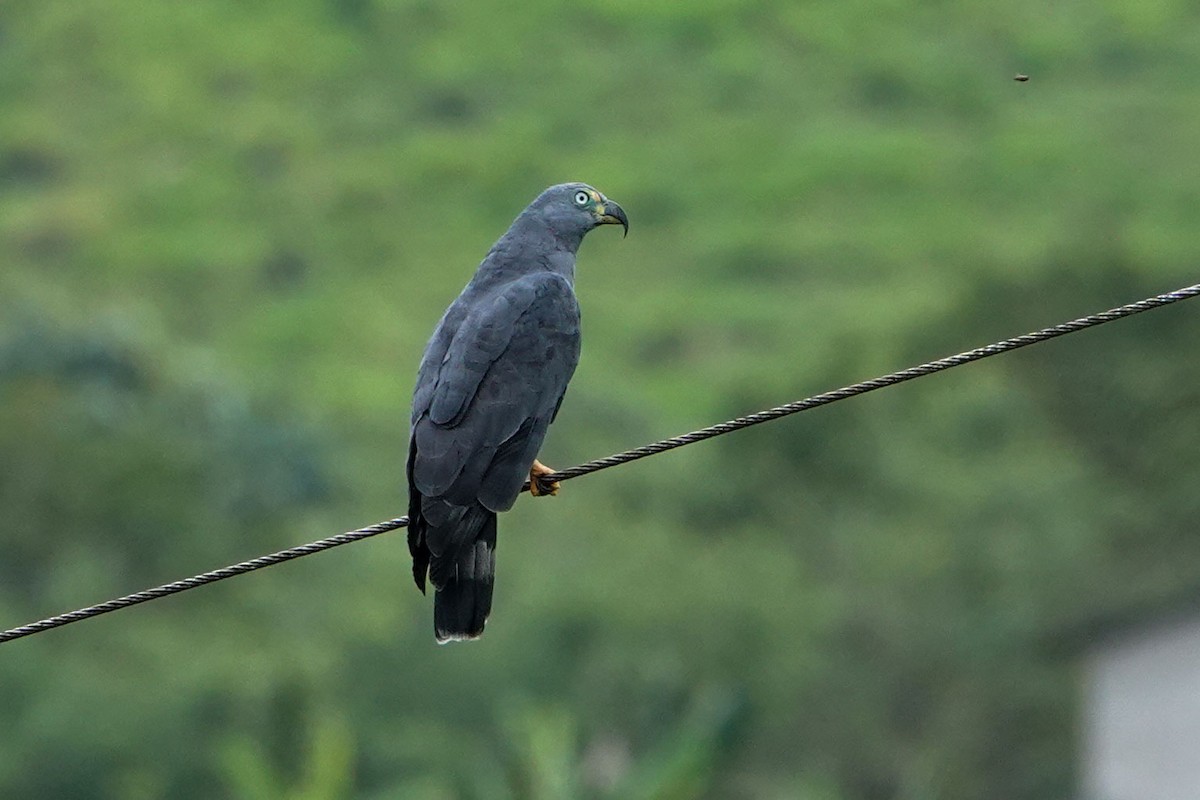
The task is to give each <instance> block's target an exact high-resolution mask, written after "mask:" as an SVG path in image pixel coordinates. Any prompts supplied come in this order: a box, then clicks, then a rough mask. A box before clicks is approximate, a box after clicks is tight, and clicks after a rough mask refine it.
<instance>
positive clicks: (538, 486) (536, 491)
mask: <svg viewBox="0 0 1200 800" xmlns="http://www.w3.org/2000/svg"><path fill="white" fill-rule="evenodd" d="M553 474H554V470H552V469H550V467H547V466H546V465H545V464H543V463H542V462H540V461H538V460H537V459H536V458H535V459H534V460H533V466H532V467H530V468H529V493H530V494H531V495H533V496H534V497H541V496H543V495H547V494H549V495H555V494H558V481H552V482H548V481H546V480H545V476H546V475H553Z"/></svg>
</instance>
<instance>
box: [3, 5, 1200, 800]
mask: <svg viewBox="0 0 1200 800" xmlns="http://www.w3.org/2000/svg"><path fill="white" fill-rule="evenodd" d="M1018 71H1021V72H1028V73H1029V74H1031V76H1032V78H1031V80H1030V81H1029V82H1028V83H1015V82H1014V81H1013V80H1012V75H1013V74H1014V73H1016V72H1018ZM1197 74H1200V11H1198V10H1197V8H1196V6H1195V5H1194V4H1190V3H1185V2H1182V0H1144V1H1143V2H1138V3H1127V2H1116V1H1115V0H1100V1H1099V2H1097V1H1096V0H1088V2H1082V1H1081V0H1079V1H1071V2H1065V3H1055V4H1051V5H1047V4H1044V3H1039V2H1032V0H1018V2H1014V3H1003V4H996V3H985V2H978V1H976V0H969V1H968V2H958V3H945V2H938V3H898V2H889V1H888V0H884V1H883V2H880V1H879V0H871V1H870V2H867V1H866V0H838V2H814V3H803V4H798V3H787V2H766V3H745V2H736V0H691V2H687V3H673V2H653V3H638V2H631V1H630V0H608V2H603V3H554V2H546V1H545V0H541V1H539V2H526V3H505V4H490V3H464V2H446V1H444V0H441V1H434V0H412V1H406V0H288V2H282V1H274V2H260V3H240V2H233V0H206V1H205V2H193V3H145V2H140V1H139V0H103V2H99V1H98V0H72V1H71V2H46V1H45V0H8V1H7V2H5V3H4V4H3V5H2V6H0V519H2V520H3V522H2V528H0V625H2V626H4V627H7V626H10V625H17V624H20V623H24V622H26V621H29V620H31V619H35V618H38V617H42V616H45V615H48V614H51V613H56V612H60V611H63V610H67V609H70V608H74V607H77V606H80V605H86V604H89V603H92V602H97V601H99V600H102V599H106V598H108V597H110V596H115V595H118V594H123V593H126V592H130V591H134V590H137V589H141V588H144V587H146V586H149V585H154V584H157V583H161V582H165V581H168V580H172V579H175V578H177V577H181V576H184V575H190V574H193V573H195V572H199V571H202V570H206V569H210V568H213V567H216V566H220V565H223V564H226V563H230V562H233V561H236V560H240V559H244V558H247V557H251V556H254V555H258V554H260V553H263V552H266V551H269V550H274V549H278V548H282V547H286V546H289V545H292V544H297V543H302V542H305V541H309V540H311V539H314V538H318V537H321V536H325V535H328V534H330V533H333V532H337V531H340V530H344V529H347V528H353V527H357V526H359V525H364V524H368V523H371V522H374V521H376V520H379V519H384V518H387V517H391V516H394V515H397V514H399V513H402V511H403V509H404V505H405V499H404V494H403V480H402V463H403V453H404V446H405V435H406V415H407V405H408V397H409V392H410V389H411V381H412V377H413V374H414V372H415V367H416V363H417V360H418V358H419V355H420V351H421V349H422V347H423V345H424V342H425V339H426V337H427V336H428V334H429V332H430V330H431V329H432V326H433V325H434V323H435V322H436V320H437V319H438V317H439V315H440V314H441V311H442V309H443V308H444V307H445V305H446V304H447V303H448V302H449V300H450V299H451V298H452V297H453V296H454V295H455V294H456V293H457V292H458V290H459V288H460V287H461V286H462V284H463V283H464V282H465V281H466V280H467V278H468V277H469V275H470V273H471V271H472V270H473V269H474V266H475V264H476V263H477V262H478V259H479V258H480V257H481V255H482V254H483V253H484V252H485V251H486V249H487V247H488V246H489V245H490V243H491V242H492V241H493V240H494V239H495V237H496V236H498V235H499V234H500V233H501V232H502V231H503V230H504V228H505V227H506V226H507V224H508V222H509V221H510V219H511V218H512V217H513V216H514V215H515V213H516V212H517V211H518V210H520V208H521V207H523V206H524V204H525V203H527V202H528V201H529V200H530V199H531V198H532V197H533V196H534V195H535V194H536V193H537V192H538V191H539V190H540V189H541V188H543V187H544V186H545V185H547V184H549V183H554V182H558V181H562V180H586V181H589V182H591V183H594V184H595V185H597V186H598V187H600V188H601V189H602V190H603V191H605V192H606V193H608V194H610V195H611V196H612V197H614V198H616V199H618V200H620V201H621V202H622V203H623V205H624V206H625V208H626V209H627V210H628V212H629V215H630V217H631V219H632V223H633V227H632V232H631V234H630V236H629V238H628V239H627V240H625V241H621V240H620V237H619V236H616V235H613V233H612V231H611V230H604V231H600V232H598V233H596V234H594V235H593V236H592V237H590V239H589V241H588V242H587V243H586V244H585V246H584V248H583V252H582V254H581V259H580V264H579V274H578V290H579V294H580V296H581V300H582V304H583V308H584V325H585V344H584V355H583V360H582V363H581V365H580V368H579V371H578V373H577V376H576V379H575V381H574V383H573V385H572V388H571V391H570V393H569V394H568V399H567V402H566V404H565V405H564V407H563V411H562V414H561V416H560V420H559V422H558V424H557V425H556V426H555V428H554V430H553V431H552V433H551V436H550V439H549V441H548V443H547V447H546V451H545V454H544V460H545V461H547V462H548V463H550V464H554V465H563V466H566V465H569V464H572V463H575V462H577V461H581V460H585V459H588V458H593V457H597V456H601V455H607V454H609V453H611V452H614V451H617V450H621V449H624V448H626V447H630V446H634V445H637V444H641V443H643V442H645V441H648V440H651V439H655V438H658V437H660V436H664V435H670V434H674V433H678V432H682V431H684V430H688V429H691V428H693V427H698V426H700V425H703V424H708V423H711V422H713V421H717V420H720V419H723V418H726V417H728V416H731V415H735V414H739V413H744V412H748V411H752V410H757V409H759V408H761V407H765V406H768V405H773V404H776V403H779V402H783V401H786V400H791V399H795V398H797V397H800V396H804V395H807V394H812V393H815V392H818V391H822V390H825V389H829V388H833V387H836V386H840V385H843V384H846V383H849V382H852V381H855V380H859V379H862V378H866V377H870V376H873V375H875V374H878V373H882V372H885V371H890V370H892V369H897V368H900V367H903V366H907V365H909V364H912V363H914V362H917V361H920V360H926V359H928V358H932V357H937V356H941V355H944V354H946V353H949V352H955V351H958V350H961V349H966V348H967V347H971V346H975V345H978V344H982V343H986V342H988V341H992V340H994V339H997V338H1002V337H1004V336H1008V335H1012V334H1014V333H1018V332H1023V331H1026V330H1029V329H1032V328H1036V327H1040V326H1043V325H1046V324H1050V323H1054V322H1058V321H1061V320H1063V319H1067V318H1071V317H1075V316H1079V315H1082V314H1085V313H1090V312H1092V311H1095V310H1099V309H1101V308H1107V307H1110V306H1113V305H1118V304H1120V303H1123V302H1128V301H1130V300H1133V299H1137V298H1140V297H1143V296H1146V295H1149V294H1153V293H1157V292H1160V291H1166V290H1169V289H1172V288H1176V287H1178V286H1182V285H1185V284H1188V283H1192V282H1194V281H1195V280H1196V271H1195V270H1196V263H1197V250H1198V247H1197V233H1198V232H1200V158H1197V142H1198V141H1200V84H1198V83H1197V82H1196V80H1195V76H1196V75H1197ZM1198 335H1200V321H1198V320H1197V318H1196V309H1194V308H1190V307H1178V308H1172V309H1170V310H1166V311H1161V312H1155V313H1154V314H1151V315H1147V316H1146V317H1144V318H1137V319H1134V320H1130V321H1125V322H1121V323H1118V324H1115V325H1113V326H1111V327H1106V328H1104V329H1099V330H1096V331H1092V332H1088V333H1085V334H1081V335H1079V336H1077V337H1072V338H1070V339H1068V340H1062V341H1058V342H1055V343H1052V344H1047V345H1043V346H1040V347H1038V348H1036V349H1034V350H1031V351H1028V352H1021V353H1018V354H1013V355H1009V356H1004V357H1001V358H996V359H992V360H989V361H987V362H985V363H981V364H977V365H973V366H969V367H965V368H963V369H961V370H956V371H954V372H953V373H949V374H946V375H942V376H937V377H932V378H928V379H923V380H921V381H918V382H914V383H912V384H907V385H905V386H902V387H898V388H894V389H889V390H887V391H884V392H880V393H878V394H874V395H871V396H867V397H863V398H859V399H855V400H852V401H849V402H846V403H842V404H838V405H837V406H833V407H829V408H825V409H822V410H819V411H816V412H812V413H809V414H805V415H803V416H802V417H798V418H793V419H790V420H788V421H784V422H777V423H774V424H772V425H770V426H766V427H764V428H760V429H755V430H752V431H747V432H744V433H741V434H738V435H736V436H730V437H725V438H722V439H720V440H718V441H715V442H711V443H707V444H703V445H698V446H695V447H691V448H687V449H686V450H684V451H679V452H676V453H673V454H670V455H665V456H661V457H658V458H655V459H652V460H649V461H645V462H640V463H639V464H636V465H631V466H628V467H625V468H622V469H620V470H613V471H609V472H605V473H603V474H600V475H596V476H592V477H590V478H588V479H586V480H580V481H577V482H573V483H571V484H569V485H568V486H567V487H566V488H565V490H564V491H563V493H562V495H561V496H560V497H558V498H556V499H553V500H546V501H539V502H532V501H528V500H525V501H522V502H520V503H519V504H518V506H517V508H516V509H515V510H514V511H513V512H511V513H510V514H508V515H506V516H505V517H504V518H503V519H502V523H501V533H500V537H501V539H500V547H499V583H498V587H497V593H496V610H495V614H494V616H493V618H492V621H491V624H490V625H489V628H488V633H487V636H486V637H485V638H484V639H483V640H482V641H481V642H479V643H476V644H473V645H469V646H453V647H445V648H439V647H436V646H435V645H434V644H433V639H432V632H431V621H430V617H431V610H430V604H429V601H428V599H427V598H422V597H421V596H420V595H419V594H418V593H417V591H416V590H415V588H414V587H413V585H412V583H411V579H410V577H409V567H408V563H407V556H406V552H405V547H404V544H403V539H402V536H400V535H385V536H381V537H378V538H376V539H373V540H371V541H368V542H365V543H360V544H357V545H354V546H353V547H346V548H343V549H340V550H336V551H332V552H329V553H326V554H323V555H321V556H319V557H313V558H310V559H305V560H303V561H301V562H295V563H292V564H289V565H287V566H281V567H277V568H274V569H271V570H268V571H265V572H260V573H257V574H255V575H254V576H252V577H243V578H239V579H237V580H235V581H230V582H229V583H226V584H221V585H218V586H215V587H210V588H206V589H203V590H199V591H195V592H191V593H188V594H186V595H182V596H178V597H175V598H172V599H167V600H163V601H160V602H156V603H153V604H150V605H146V606H142V607H139V608H137V609H136V610H130V611H124V612H121V613H119V614H114V615H111V616H109V617H106V618H102V619H98V620H94V621H90V622H87V623H83V624H80V625H78V626H72V627H70V628H66V629H61V630H58V631H55V632H51V633H46V634H43V635H40V636H37V637H33V638H29V639H25V640H21V641H19V642H15V643H11V644H7V645H4V646H3V647H0V743H2V744H0V796H4V797H46V798H49V797H63V798H66V797H70V798H122V799H125V798H129V799H130V800H140V799H141V798H159V797H170V798H208V797H230V798H243V799H245V800H274V799H276V798H289V800H327V799H328V798H349V797H362V798H372V799H381V798H415V799H416V800H443V799H446V800H449V799H451V798H472V799H474V798H478V800H492V799H493V798H496V799H497V800H499V799H500V798H536V799H538V800H551V799H552V798H575V797H582V798H633V799H635V800H636V799H637V798H646V799H647V800H649V799H650V798H660V799H662V800H667V799H675V798H678V799H683V798H802V799H803V800H834V799H835V798H844V799H845V800H874V799H875V798H880V799H882V798H896V799H897V800H926V799H933V798H984V799H985V800H986V799H988V798H994V799H995V800H1002V799H1003V800H1021V799H1026V800H1035V799H1039V798H1047V799H1049V798H1062V797H1065V796H1067V795H1069V794H1070V793H1071V791H1072V787H1073V785H1074V781H1075V778H1076V776H1075V774H1074V766H1073V765H1074V761H1075V747H1076V742H1075V737H1076V722H1075V720H1076V714H1077V711H1078V677H1079V676H1078V669H1077V662H1076V659H1075V658H1074V651H1073V647H1074V645H1072V644H1071V642H1070V640H1068V641H1067V642H1066V643H1064V636H1065V634H1064V632H1066V631H1071V630H1074V629H1076V628H1077V626H1079V625H1081V624H1084V623H1087V622H1088V621H1090V620H1094V619H1100V618H1104V617H1105V616H1107V615H1109V614H1114V613H1120V612H1123V611H1125V610H1128V609H1129V608H1132V607H1136V606H1138V605H1139V604H1142V603H1145V602H1147V601H1152V600H1155V599H1163V598H1170V597H1172V596H1175V595H1176V594H1177V593H1179V592H1182V591H1185V590H1187V589H1188V588H1189V587H1193V586H1195V585H1196V584H1197V579H1198V578H1200V540H1198V539H1197V537H1196V536H1195V533H1196V531H1195V527H1196V522H1195V520H1196V519H1197V516H1198V514H1200V492H1197V491H1196V486H1197V479H1198V478H1200V455H1198V454H1200V428H1198V427H1197V426H1196V425H1195V411H1196V408H1197V405H1198V402H1200V359H1197V358H1196V352H1195V348H1196V342H1197V336H1198Z"/></svg>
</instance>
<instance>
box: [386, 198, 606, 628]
mask: <svg viewBox="0 0 1200 800" xmlns="http://www.w3.org/2000/svg"><path fill="white" fill-rule="evenodd" d="M610 223H617V224H620V225H622V226H623V227H624V228H625V230H626V231H628V229H629V223H628V220H627V219H626V217H625V212H624V211H623V210H622V209H621V207H620V206H619V205H617V204H616V203H614V202H612V201H610V200H608V199H607V198H605V197H604V196H603V195H602V194H600V193H599V192H597V191H596V190H595V189H593V188H592V187H590V186H588V185H587V184H583V183H567V184H560V185H558V186H551V187H550V188H549V189H547V190H546V191H544V192H542V193H541V194H540V195H538V197H537V199H535V200H534V201H533V202H532V203H530V204H529V207H528V208H526V209H525V210H524V211H523V212H521V214H520V215H519V216H518V217H517V218H516V220H515V221H514V222H513V224H512V226H511V227H509V229H508V232H507V233H505V234H504V235H503V236H501V237H500V240H499V241H497V242H496V244H494V245H493V246H492V249H491V250H490V251H488V254H487V256H486V257H485V258H484V259H483V263H481V264H480V265H479V269H478V270H477V271H476V272H475V276H474V277H473V278H472V279H471V282H470V283H468V284H467V286H466V288H465V289H463V291H462V294H460V295H459V296H458V299H457V300H455V301H454V302H453V303H452V304H451V305H450V307H449V308H448V309H446V313H445V314H444V315H443V316H442V320H441V322H440V323H438V326H437V329H436V330H435V331H434V333H433V338H431V339H430V341H429V345H428V346H427V347H426V348H425V355H424V356H423V357H422V359H421V367H420V370H419V371H418V373H417V382H416V386H415V388H414V390H413V408H412V433H411V437H410V441H409V453H408V468H407V473H408V491H409V529H408V546H409V551H410V552H411V553H412V558H413V577H414V578H415V580H416V582H417V586H418V587H419V588H420V589H421V591H425V579H426V575H427V574H428V577H429V581H430V582H431V583H432V584H433V586H434V589H435V595H434V633H435V635H436V637H437V640H438V641H439V642H446V641H450V640H454V639H473V638H476V637H478V636H479V635H480V634H481V633H482V632H483V627H484V623H485V622H486V621H487V617H488V613H489V612H490V611H491V605H492V587H493V578H494V574H495V564H496V556H495V549H496V512H499V511H507V510H508V509H509V508H511V507H512V504H513V503H514V502H515V501H516V499H517V495H518V494H519V493H520V491H521V486H522V485H523V484H524V482H525V480H526V479H527V478H528V477H529V470H530V467H531V465H532V464H533V462H534V460H535V459H536V458H537V454H538V450H539V449H540V448H541V445H542V440H543V439H544V438H545V435H546V429H547V428H548V427H549V426H550V423H551V422H553V421H554V417H555V415H556V414H557V412H558V407H559V405H560V404H561V403H562V398H563V392H565V391H566V388H567V382H568V381H569V380H570V379H571V375H572V374H573V373H574V371H575V365H576V364H577V363H578V361H579V304H578V303H577V302H576V300H575V290H574V279H575V253H576V251H577V250H578V249H579V245H580V243H581V242H582V241H583V237H584V235H585V234H586V233H587V232H588V231H590V230H592V229H593V228H595V227H597V226H598V225H603V224H610Z"/></svg>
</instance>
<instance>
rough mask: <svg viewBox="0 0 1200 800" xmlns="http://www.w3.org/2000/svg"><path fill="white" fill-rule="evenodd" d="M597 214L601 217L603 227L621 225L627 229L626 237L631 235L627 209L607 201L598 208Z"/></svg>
mask: <svg viewBox="0 0 1200 800" xmlns="http://www.w3.org/2000/svg"><path fill="white" fill-rule="evenodd" d="M596 213H597V214H599V215H600V224H601V225H620V226H621V227H622V228H624V229H625V233H624V235H625V236H628V235H629V217H627V216H625V209H623V208H621V206H619V205H617V204H616V203H614V202H613V201H612V200H605V201H604V202H603V203H601V204H600V205H599V206H597V207H596Z"/></svg>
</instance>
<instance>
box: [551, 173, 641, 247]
mask: <svg viewBox="0 0 1200 800" xmlns="http://www.w3.org/2000/svg"><path fill="white" fill-rule="evenodd" d="M527 213H532V214H535V215H536V216H537V217H538V218H539V219H541V220H542V221H544V222H545V223H546V224H547V225H548V226H549V227H550V229H551V230H553V231H554V233H555V234H557V235H558V236H560V237H562V238H564V239H567V240H572V239H573V240H575V241H576V242H578V241H579V240H581V239H582V238H583V235H584V234H585V233H587V232H588V231H590V230H591V229H592V228H596V227H599V226H601V225H620V226H621V227H622V228H624V229H625V233H626V234H628V233H629V218H628V217H626V216H625V210H624V209H622V208H621V206H619V205H618V204H617V203H614V202H613V201H612V200H609V199H608V198H607V197H605V196H604V195H602V194H600V192H598V191H596V190H595V189H593V188H592V187H591V186H588V185H587V184H586V183H560V184H559V185H557V186H551V187H550V188H549V189H547V190H546V191H544V192H542V193H541V194H540V195H538V198H537V199H536V200H534V201H533V203H532V204H530V206H529V209H528V210H527Z"/></svg>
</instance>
